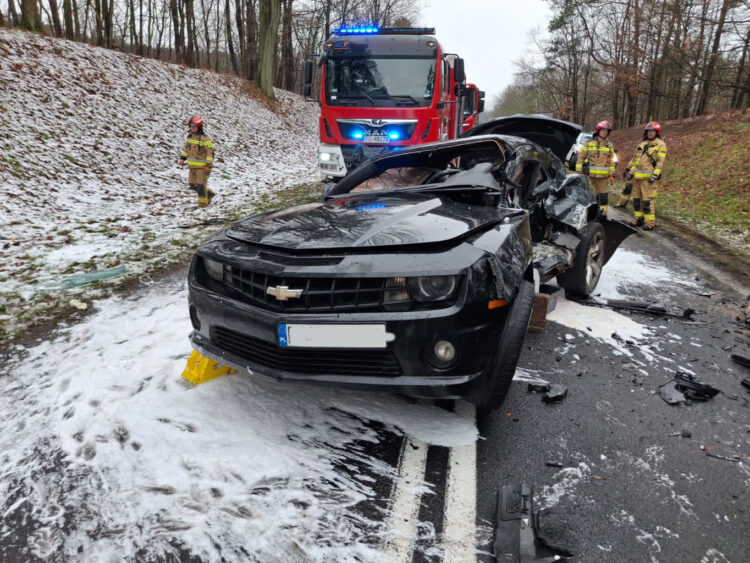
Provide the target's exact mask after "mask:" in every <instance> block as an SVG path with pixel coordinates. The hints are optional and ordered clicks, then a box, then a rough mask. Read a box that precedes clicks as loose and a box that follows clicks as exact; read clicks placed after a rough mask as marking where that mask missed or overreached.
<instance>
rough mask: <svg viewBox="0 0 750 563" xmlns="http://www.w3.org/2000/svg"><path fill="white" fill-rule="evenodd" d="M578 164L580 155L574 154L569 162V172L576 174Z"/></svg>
mask: <svg viewBox="0 0 750 563" xmlns="http://www.w3.org/2000/svg"><path fill="white" fill-rule="evenodd" d="M576 162H578V153H577V152H574V153H573V155H572V156H571V157H570V160H568V170H572V171H573V172H575V170H576Z"/></svg>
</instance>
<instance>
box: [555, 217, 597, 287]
mask: <svg viewBox="0 0 750 563" xmlns="http://www.w3.org/2000/svg"><path fill="white" fill-rule="evenodd" d="M603 266H604V228H602V226H601V224H600V223H598V222H593V223H589V229H588V232H587V233H586V236H585V237H584V238H583V240H582V241H581V242H580V243H579V244H578V248H576V257H575V261H574V262H573V267H572V268H571V269H570V270H568V271H567V272H564V273H562V274H560V275H559V276H557V283H558V284H559V285H560V287H562V288H563V289H565V293H566V295H573V296H576V297H588V296H589V295H591V293H592V292H593V291H594V289H595V288H596V284H597V283H599V278H600V277H601V275H602V267H603Z"/></svg>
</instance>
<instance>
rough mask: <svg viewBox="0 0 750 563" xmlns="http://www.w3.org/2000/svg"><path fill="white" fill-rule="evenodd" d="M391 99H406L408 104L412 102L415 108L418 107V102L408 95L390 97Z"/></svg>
mask: <svg viewBox="0 0 750 563" xmlns="http://www.w3.org/2000/svg"><path fill="white" fill-rule="evenodd" d="M391 98H406V99H407V100H409V101H410V102H412V103H413V104H414V105H415V106H418V105H419V102H418V101H417V99H416V98H415V97H414V96H410V95H409V94H399V95H398V96H394V95H392V96H391Z"/></svg>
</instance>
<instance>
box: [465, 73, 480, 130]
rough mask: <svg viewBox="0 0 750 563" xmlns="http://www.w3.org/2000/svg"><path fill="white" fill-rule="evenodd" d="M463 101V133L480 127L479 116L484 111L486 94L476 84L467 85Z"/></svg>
mask: <svg viewBox="0 0 750 563" xmlns="http://www.w3.org/2000/svg"><path fill="white" fill-rule="evenodd" d="M463 100H464V122H463V126H462V132H463V131H468V130H469V129H472V128H474V127H476V126H477V125H479V114H480V113H482V112H483V111H484V92H483V91H482V90H480V89H479V88H478V87H477V85H476V84H467V85H466V90H465V93H464V97H463Z"/></svg>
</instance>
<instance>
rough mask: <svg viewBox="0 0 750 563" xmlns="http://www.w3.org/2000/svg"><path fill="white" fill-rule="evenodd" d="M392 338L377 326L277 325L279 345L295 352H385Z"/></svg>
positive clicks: (392, 336) (382, 326) (391, 335)
mask: <svg viewBox="0 0 750 563" xmlns="http://www.w3.org/2000/svg"><path fill="white" fill-rule="evenodd" d="M393 339H394V335H393V334H390V333H388V332H386V331H385V325H384V324H377V325H359V324H357V325H343V324H336V325H310V324H279V325H278V342H279V346H282V347H287V346H288V347H296V348H385V346H386V343H387V342H390V341H391V340H393Z"/></svg>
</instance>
